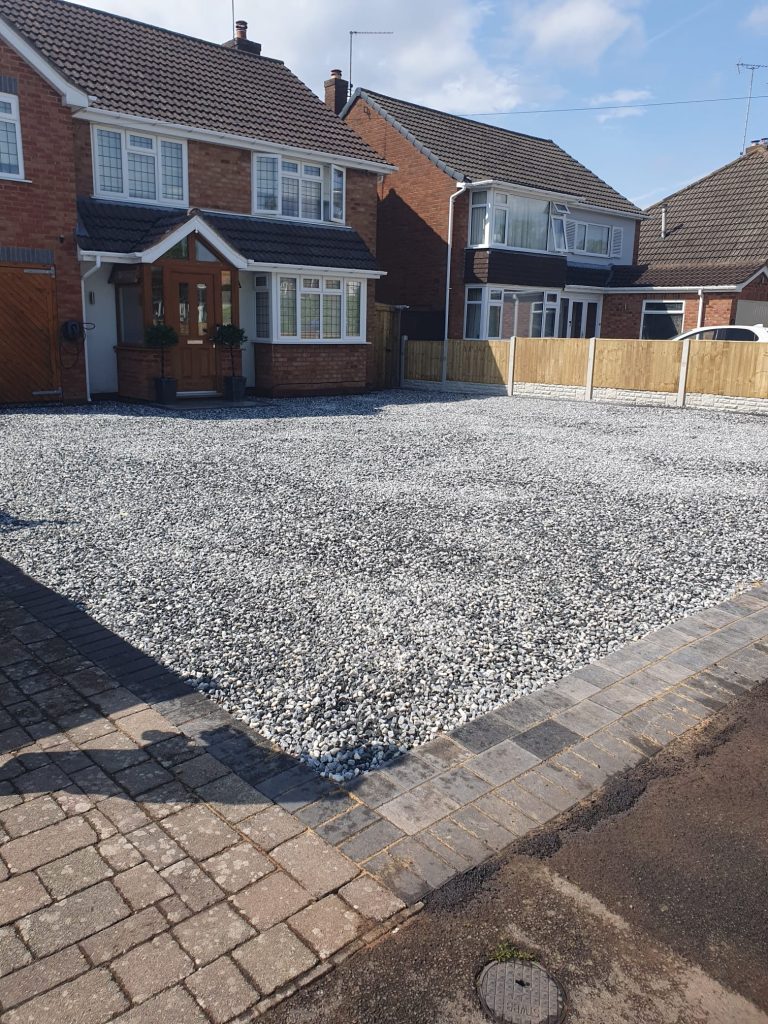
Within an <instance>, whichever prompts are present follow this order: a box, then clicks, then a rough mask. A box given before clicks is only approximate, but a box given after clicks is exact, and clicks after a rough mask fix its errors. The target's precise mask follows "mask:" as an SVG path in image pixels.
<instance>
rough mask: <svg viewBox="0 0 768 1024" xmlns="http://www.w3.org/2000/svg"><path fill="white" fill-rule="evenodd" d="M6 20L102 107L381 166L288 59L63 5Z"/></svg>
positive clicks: (20, 7)
mask: <svg viewBox="0 0 768 1024" xmlns="http://www.w3.org/2000/svg"><path fill="white" fill-rule="evenodd" d="M178 15H179V22H180V23H183V8H182V7H179V8H178ZM0 17H2V18H5V19H6V20H7V21H8V22H10V23H11V25H13V26H14V27H15V28H16V29H17V30H18V31H19V32H20V33H21V34H22V35H23V36H24V37H25V38H26V39H27V40H28V41H29V42H30V43H32V45H33V46H34V47H35V48H36V49H37V50H38V51H39V52H40V53H41V54H42V55H43V57H45V58H46V59H47V60H48V61H49V62H50V63H52V64H53V65H54V66H55V67H56V68H58V70H59V71H60V72H61V74H63V75H64V77H65V78H66V79H68V80H69V81H70V82H72V84H73V85H76V86H78V87H79V88H80V89H82V90H84V91H85V92H87V93H89V94H90V95H92V96H95V97H96V98H95V100H94V101H93V106H95V107H97V108H101V109H104V110H112V111H119V112H121V113H125V114H134V115H137V116H139V117H147V118H155V119H158V120H161V121H167V122H170V123H174V124H182V125H185V126H191V127H194V128H203V129H211V130H214V131H220V132H227V133H232V134H234V135H242V136H244V137H247V138H251V139H259V140H262V141H266V142H271V143H275V144H277V145H285V146H293V147H296V148H301V149H309V150H316V151H321V152H323V153H329V154H334V155H337V156H339V157H350V158H354V159H361V160H369V161H377V162H379V163H381V162H382V161H381V158H380V157H379V156H378V155H377V154H376V153H374V151H373V150H372V149H371V148H370V147H369V146H368V145H367V144H366V143H365V142H364V141H363V140H362V139H361V138H360V137H359V136H358V135H356V134H355V132H353V131H352V129H351V128H350V127H349V126H348V125H346V124H345V123H344V122H343V121H342V120H341V119H340V118H338V117H337V116H336V115H335V114H334V113H333V112H332V111H331V110H329V109H328V108H327V107H326V106H325V104H324V103H323V102H322V101H321V100H320V99H319V98H318V97H317V96H316V95H315V94H314V93H313V92H312V91H311V89H309V88H308V87H307V86H306V85H305V84H304V83H303V82H302V81H300V79H298V78H297V77H296V75H294V74H293V72H292V71H289V69H288V68H287V67H285V65H284V64H283V63H282V61H279V60H274V59H272V58H270V57H264V56H257V55H256V54H254V53H250V52H247V51H242V50H237V49H234V48H229V47H227V46H223V45H219V44H217V43H211V42H208V41H206V40H203V39H195V38H193V37H191V36H186V35H182V34H180V33H177V32H170V31H168V30H167V29H162V28H157V27H155V26H153V25H146V24H143V23H142V22H138V21H133V20H132V19H130V18H123V17H119V16H117V15H115V14H108V13H106V12H104V11H95V10H92V9H91V8H88V7H82V6H80V5H78V4H73V3H66V2H64V0H24V2H23V3H21V2H19V0H0Z"/></svg>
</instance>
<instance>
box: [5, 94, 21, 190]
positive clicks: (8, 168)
mask: <svg viewBox="0 0 768 1024" xmlns="http://www.w3.org/2000/svg"><path fill="white" fill-rule="evenodd" d="M0 177H2V178H23V177H24V162H23V159H22V155H21V121H20V120H19V98H18V96H14V95H12V94H11V93H7V92H0Z"/></svg>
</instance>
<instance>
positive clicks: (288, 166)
mask: <svg viewBox="0 0 768 1024" xmlns="http://www.w3.org/2000/svg"><path fill="white" fill-rule="evenodd" d="M282 166H283V170H284V171H285V172H286V174H298V173H299V165H298V164H297V163H295V161H293V160H283V165H282Z"/></svg>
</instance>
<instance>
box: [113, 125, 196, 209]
mask: <svg viewBox="0 0 768 1024" xmlns="http://www.w3.org/2000/svg"><path fill="white" fill-rule="evenodd" d="M93 142H94V146H93V153H94V191H95V194H96V195H97V196H102V197H104V198H112V199H134V200H136V201H138V202H149V203H173V204H177V205H184V204H185V203H186V202H187V172H186V148H185V144H184V143H183V142H179V141H176V140H174V139H164V138H161V137H160V136H158V135H147V134H145V133H144V132H131V131H123V130H122V129H118V128H94V129H93Z"/></svg>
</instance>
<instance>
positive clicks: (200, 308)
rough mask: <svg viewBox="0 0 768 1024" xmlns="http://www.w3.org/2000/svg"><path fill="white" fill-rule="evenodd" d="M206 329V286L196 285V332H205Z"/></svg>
mask: <svg viewBox="0 0 768 1024" xmlns="http://www.w3.org/2000/svg"><path fill="white" fill-rule="evenodd" d="M207 330H208V286H207V285H205V284H199V285H198V286H197V333H198V335H201V334H205V332H206V331H207Z"/></svg>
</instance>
